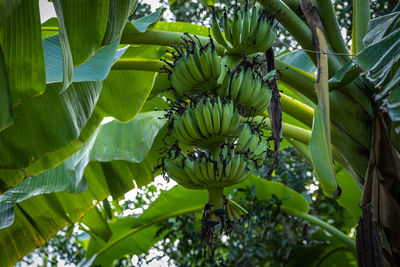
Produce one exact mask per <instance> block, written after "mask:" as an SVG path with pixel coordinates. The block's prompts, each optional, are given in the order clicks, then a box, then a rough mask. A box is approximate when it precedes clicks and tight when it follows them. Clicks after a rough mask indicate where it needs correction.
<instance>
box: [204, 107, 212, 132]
mask: <svg viewBox="0 0 400 267" xmlns="http://www.w3.org/2000/svg"><path fill="white" fill-rule="evenodd" d="M209 104H210V101H209V99H207V103H206V105H203V119H204V124H205V125H206V128H207V132H208V133H209V135H212V134H213V133H214V127H213V121H212V116H211V113H210V109H209V107H208V105H209Z"/></svg>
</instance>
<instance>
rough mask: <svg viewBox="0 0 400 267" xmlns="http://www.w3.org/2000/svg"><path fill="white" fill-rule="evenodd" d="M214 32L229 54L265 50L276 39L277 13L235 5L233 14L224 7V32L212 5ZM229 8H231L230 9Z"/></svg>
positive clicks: (248, 53) (246, 53)
mask: <svg viewBox="0 0 400 267" xmlns="http://www.w3.org/2000/svg"><path fill="white" fill-rule="evenodd" d="M211 8H212V13H213V16H212V24H211V28H212V32H213V35H214V38H215V40H216V41H217V42H218V43H219V44H221V45H222V46H224V47H225V48H226V50H227V52H228V54H237V55H250V54H254V53H258V52H264V51H266V50H267V49H268V48H270V47H271V45H272V43H273V42H274V41H275V31H276V29H275V27H273V21H274V16H275V14H268V12H267V9H266V8H263V9H261V8H258V7H255V6H254V7H253V8H252V9H249V8H248V3H247V2H246V5H245V7H242V8H241V7H239V6H238V5H235V6H234V8H233V14H230V13H229V12H228V11H227V10H226V9H224V12H223V16H222V22H221V25H223V26H222V27H223V29H224V34H223V33H222V30H221V26H220V24H219V23H218V17H217V12H216V11H215V8H214V7H212V6H211ZM228 10H229V9H228Z"/></svg>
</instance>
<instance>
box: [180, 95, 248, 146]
mask: <svg viewBox="0 0 400 267" xmlns="http://www.w3.org/2000/svg"><path fill="white" fill-rule="evenodd" d="M223 102H224V103H223ZM172 118H173V121H174V130H175V132H176V135H177V137H178V140H179V142H181V143H182V144H184V145H188V146H197V147H201V148H210V147H213V146H215V145H218V144H220V143H223V142H224V140H225V139H226V137H227V136H229V135H232V134H233V133H234V132H235V131H236V130H237V129H238V127H239V123H240V115H239V113H238V111H237V109H234V106H233V102H232V101H225V100H224V101H223V100H221V98H220V97H215V98H206V99H203V100H199V101H198V102H197V103H196V104H193V105H188V106H187V107H186V109H185V111H184V112H183V113H182V115H181V116H178V115H176V114H174V115H173V116H172Z"/></svg>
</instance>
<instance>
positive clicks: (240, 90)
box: [219, 65, 271, 117]
mask: <svg viewBox="0 0 400 267" xmlns="http://www.w3.org/2000/svg"><path fill="white" fill-rule="evenodd" d="M219 91H220V94H221V95H222V96H230V97H231V98H232V99H233V101H234V103H235V105H236V106H240V105H243V106H244V114H243V115H244V116H246V117H249V116H256V115H260V114H262V113H263V112H264V111H265V110H266V109H267V108H268V106H269V103H270V100H271V90H270V89H269V86H268V84H267V83H266V82H264V81H263V78H262V77H261V75H260V74H258V73H257V72H255V71H253V69H252V68H251V67H248V66H245V65H239V66H238V67H236V68H235V69H234V70H233V71H232V72H228V73H227V75H226V76H225V78H224V80H223V82H222V85H221V87H220V89H219Z"/></svg>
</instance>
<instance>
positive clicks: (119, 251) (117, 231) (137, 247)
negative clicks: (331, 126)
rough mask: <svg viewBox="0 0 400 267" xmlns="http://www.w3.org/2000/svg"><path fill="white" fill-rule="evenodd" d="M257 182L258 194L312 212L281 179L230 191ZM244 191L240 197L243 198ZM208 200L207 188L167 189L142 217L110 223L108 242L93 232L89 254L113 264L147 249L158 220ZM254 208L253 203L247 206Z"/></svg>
mask: <svg viewBox="0 0 400 267" xmlns="http://www.w3.org/2000/svg"><path fill="white" fill-rule="evenodd" d="M253 185H254V186H255V188H256V195H257V198H258V199H260V200H270V199H272V196H273V195H275V196H276V197H277V198H278V199H281V200H282V207H287V208H291V209H295V210H298V211H300V212H305V213H306V212H308V209H309V206H308V202H307V200H306V199H305V198H304V197H303V196H302V195H301V194H299V193H297V192H295V191H293V190H292V189H290V188H288V187H286V186H285V185H283V184H281V183H278V182H270V181H266V180H262V179H260V178H259V177H256V176H251V177H249V178H248V179H246V181H245V182H243V183H241V184H239V185H235V186H232V187H229V188H227V189H226V190H225V193H226V194H230V193H232V192H233V190H234V189H235V188H246V187H250V188H251V187H252V186H253ZM240 197H241V196H240V194H239V195H238V199H240ZM206 202H207V192H206V191H204V190H189V189H185V188H183V187H181V186H177V187H174V188H172V189H170V190H168V191H164V192H162V193H161V194H160V196H159V197H158V198H157V199H156V200H155V201H154V202H153V203H151V204H150V206H149V208H148V209H147V210H146V211H144V212H143V214H142V215H141V216H140V217H138V218H134V217H125V218H121V219H119V220H117V221H116V222H115V223H112V224H111V225H110V229H111V231H112V236H111V237H110V239H109V240H108V241H107V242H105V241H104V240H102V239H99V238H97V237H95V236H94V235H93V236H92V239H91V241H90V242H89V248H88V252H87V257H88V258H93V257H96V259H95V261H94V264H96V263H97V264H101V266H112V263H113V261H114V260H116V259H119V258H121V257H123V256H124V255H129V254H141V253H145V252H147V251H148V250H149V249H150V248H151V247H152V246H153V245H154V243H155V242H157V241H158V240H159V239H160V238H161V237H162V236H155V233H156V232H157V227H156V226H155V225H156V224H157V223H160V222H161V221H163V220H166V219H168V218H170V217H175V216H180V215H182V214H185V213H190V212H196V211H199V210H201V209H202V208H203V207H204V205H205V203H206ZM246 208H248V209H249V212H251V208H250V207H246Z"/></svg>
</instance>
